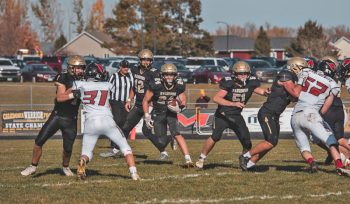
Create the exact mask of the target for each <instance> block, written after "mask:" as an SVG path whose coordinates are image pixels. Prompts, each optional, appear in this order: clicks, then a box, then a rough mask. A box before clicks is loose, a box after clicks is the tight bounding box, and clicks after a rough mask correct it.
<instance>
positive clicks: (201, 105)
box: [195, 89, 210, 108]
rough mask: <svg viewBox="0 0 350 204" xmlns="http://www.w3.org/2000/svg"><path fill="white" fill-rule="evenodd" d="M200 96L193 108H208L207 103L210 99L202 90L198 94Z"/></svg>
mask: <svg viewBox="0 0 350 204" xmlns="http://www.w3.org/2000/svg"><path fill="white" fill-rule="evenodd" d="M199 94H200V96H199V97H198V99H197V100H196V105H195V107H196V108H197V107H199V108H208V103H209V101H210V97H208V96H206V95H205V91H204V89H201V90H200V92H199Z"/></svg>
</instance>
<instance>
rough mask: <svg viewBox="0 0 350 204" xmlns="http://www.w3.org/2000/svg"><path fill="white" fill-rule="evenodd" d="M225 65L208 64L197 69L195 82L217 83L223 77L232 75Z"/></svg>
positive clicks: (194, 75) (194, 76)
mask: <svg viewBox="0 0 350 204" xmlns="http://www.w3.org/2000/svg"><path fill="white" fill-rule="evenodd" d="M231 75H232V74H231V73H230V72H227V71H226V70H225V69H224V68H223V67H220V66H213V65H211V66H210V65H207V66H202V67H200V68H198V69H196V70H195V71H194V72H193V83H194V84H197V83H209V84H211V83H214V84H217V83H219V82H220V80H221V79H222V78H223V77H228V76H231Z"/></svg>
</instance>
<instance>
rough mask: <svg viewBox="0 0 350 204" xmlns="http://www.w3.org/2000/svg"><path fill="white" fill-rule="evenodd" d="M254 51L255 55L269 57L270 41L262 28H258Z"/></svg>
mask: <svg viewBox="0 0 350 204" xmlns="http://www.w3.org/2000/svg"><path fill="white" fill-rule="evenodd" d="M254 50H255V52H256V54H257V55H263V56H270V51H271V46H270V39H269V37H268V36H267V33H266V31H265V30H264V28H263V27H262V26H260V29H259V33H258V36H257V37H256V40H255V43H254Z"/></svg>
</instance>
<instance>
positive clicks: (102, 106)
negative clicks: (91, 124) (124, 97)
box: [72, 81, 113, 118]
mask: <svg viewBox="0 0 350 204" xmlns="http://www.w3.org/2000/svg"><path fill="white" fill-rule="evenodd" d="M112 86H113V85H112V84H111V83H109V82H94V81H75V82H74V83H73V87H72V89H73V90H80V93H81V97H80V99H81V102H82V104H83V113H84V114H85V115H86V116H85V117H86V118H88V117H89V116H90V117H92V116H94V115H99V116H100V115H105V116H110V117H113V115H112V112H111V109H110V105H109V97H110V96H109V91H110V90H111V89H112Z"/></svg>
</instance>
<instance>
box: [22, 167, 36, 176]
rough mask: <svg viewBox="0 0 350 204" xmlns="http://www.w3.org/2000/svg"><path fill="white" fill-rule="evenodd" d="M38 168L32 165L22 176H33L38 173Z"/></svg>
mask: <svg viewBox="0 0 350 204" xmlns="http://www.w3.org/2000/svg"><path fill="white" fill-rule="evenodd" d="M36 169H37V167H36V166H33V165H30V166H28V167H27V168H26V169H24V170H23V171H21V174H22V176H29V175H33V174H35V172H36Z"/></svg>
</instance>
